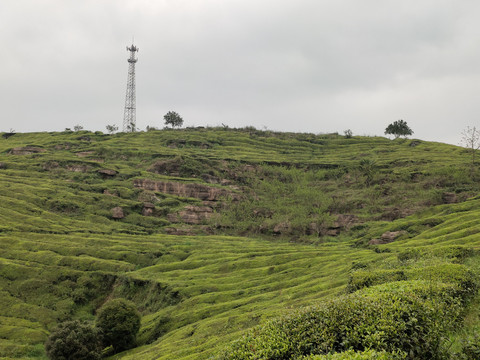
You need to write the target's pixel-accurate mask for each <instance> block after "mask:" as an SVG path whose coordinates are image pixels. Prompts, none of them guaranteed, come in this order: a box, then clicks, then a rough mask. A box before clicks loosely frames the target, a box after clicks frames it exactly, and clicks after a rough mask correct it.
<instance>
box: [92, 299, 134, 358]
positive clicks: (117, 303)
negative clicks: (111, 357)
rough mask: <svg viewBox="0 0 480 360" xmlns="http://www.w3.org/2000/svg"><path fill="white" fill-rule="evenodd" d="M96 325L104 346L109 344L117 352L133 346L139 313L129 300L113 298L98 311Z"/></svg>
mask: <svg viewBox="0 0 480 360" xmlns="http://www.w3.org/2000/svg"><path fill="white" fill-rule="evenodd" d="M96 327H97V328H98V329H99V330H100V332H101V334H102V339H103V345H104V347H109V346H111V347H113V352H114V353H118V352H120V351H123V350H127V349H131V348H133V347H135V345H136V336H137V333H138V330H140V314H139V312H138V311H137V308H136V307H135V304H133V303H132V302H131V301H127V300H124V299H115V300H112V301H109V302H107V303H106V304H105V305H104V306H103V307H102V308H101V309H100V310H99V311H98V314H97V320H96Z"/></svg>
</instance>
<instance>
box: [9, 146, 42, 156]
mask: <svg viewBox="0 0 480 360" xmlns="http://www.w3.org/2000/svg"><path fill="white" fill-rule="evenodd" d="M45 151H46V150H45V149H42V148H40V147H36V146H25V147H16V148H13V149H12V150H10V151H9V154H11V155H32V154H38V153H43V152H45Z"/></svg>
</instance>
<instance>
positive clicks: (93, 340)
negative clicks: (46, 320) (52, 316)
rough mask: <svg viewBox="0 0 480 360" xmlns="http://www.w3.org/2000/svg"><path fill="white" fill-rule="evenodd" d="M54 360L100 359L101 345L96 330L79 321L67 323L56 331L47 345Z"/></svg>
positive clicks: (48, 352)
mask: <svg viewBox="0 0 480 360" xmlns="http://www.w3.org/2000/svg"><path fill="white" fill-rule="evenodd" d="M45 350H46V352H47V356H48V357H49V358H50V359H52V360H67V359H78V360H80V359H82V360H97V359H100V354H101V344H100V341H99V338H98V332H97V330H96V329H94V328H93V327H91V326H90V325H88V324H86V323H82V322H80V321H78V320H75V321H67V322H64V323H63V324H60V325H59V327H58V328H57V329H56V330H54V331H53V332H52V333H51V334H50V336H49V338H48V340H47V342H46V343H45Z"/></svg>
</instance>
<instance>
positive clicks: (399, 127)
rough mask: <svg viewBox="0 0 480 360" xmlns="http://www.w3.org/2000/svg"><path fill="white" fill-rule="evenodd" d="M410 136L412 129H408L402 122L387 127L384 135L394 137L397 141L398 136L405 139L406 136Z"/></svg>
mask: <svg viewBox="0 0 480 360" xmlns="http://www.w3.org/2000/svg"><path fill="white" fill-rule="evenodd" d="M412 134H413V131H412V129H410V127H409V126H408V125H407V122H406V121H404V120H397V121H395V122H393V123H392V124H390V125H388V126H387V128H386V129H385V135H394V136H395V139H398V138H399V137H400V136H405V137H407V136H408V135H412Z"/></svg>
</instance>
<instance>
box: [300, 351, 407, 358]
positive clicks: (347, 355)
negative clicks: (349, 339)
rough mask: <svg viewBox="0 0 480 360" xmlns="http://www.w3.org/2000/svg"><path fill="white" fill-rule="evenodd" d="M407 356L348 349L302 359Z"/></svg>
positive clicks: (404, 355)
mask: <svg viewBox="0 0 480 360" xmlns="http://www.w3.org/2000/svg"><path fill="white" fill-rule="evenodd" d="M405 358H406V354H402V353H395V354H393V353H389V352H386V351H375V350H366V351H360V352H357V351H354V350H348V351H345V352H341V353H334V354H327V355H309V356H305V357H303V358H301V360H402V359H405Z"/></svg>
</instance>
